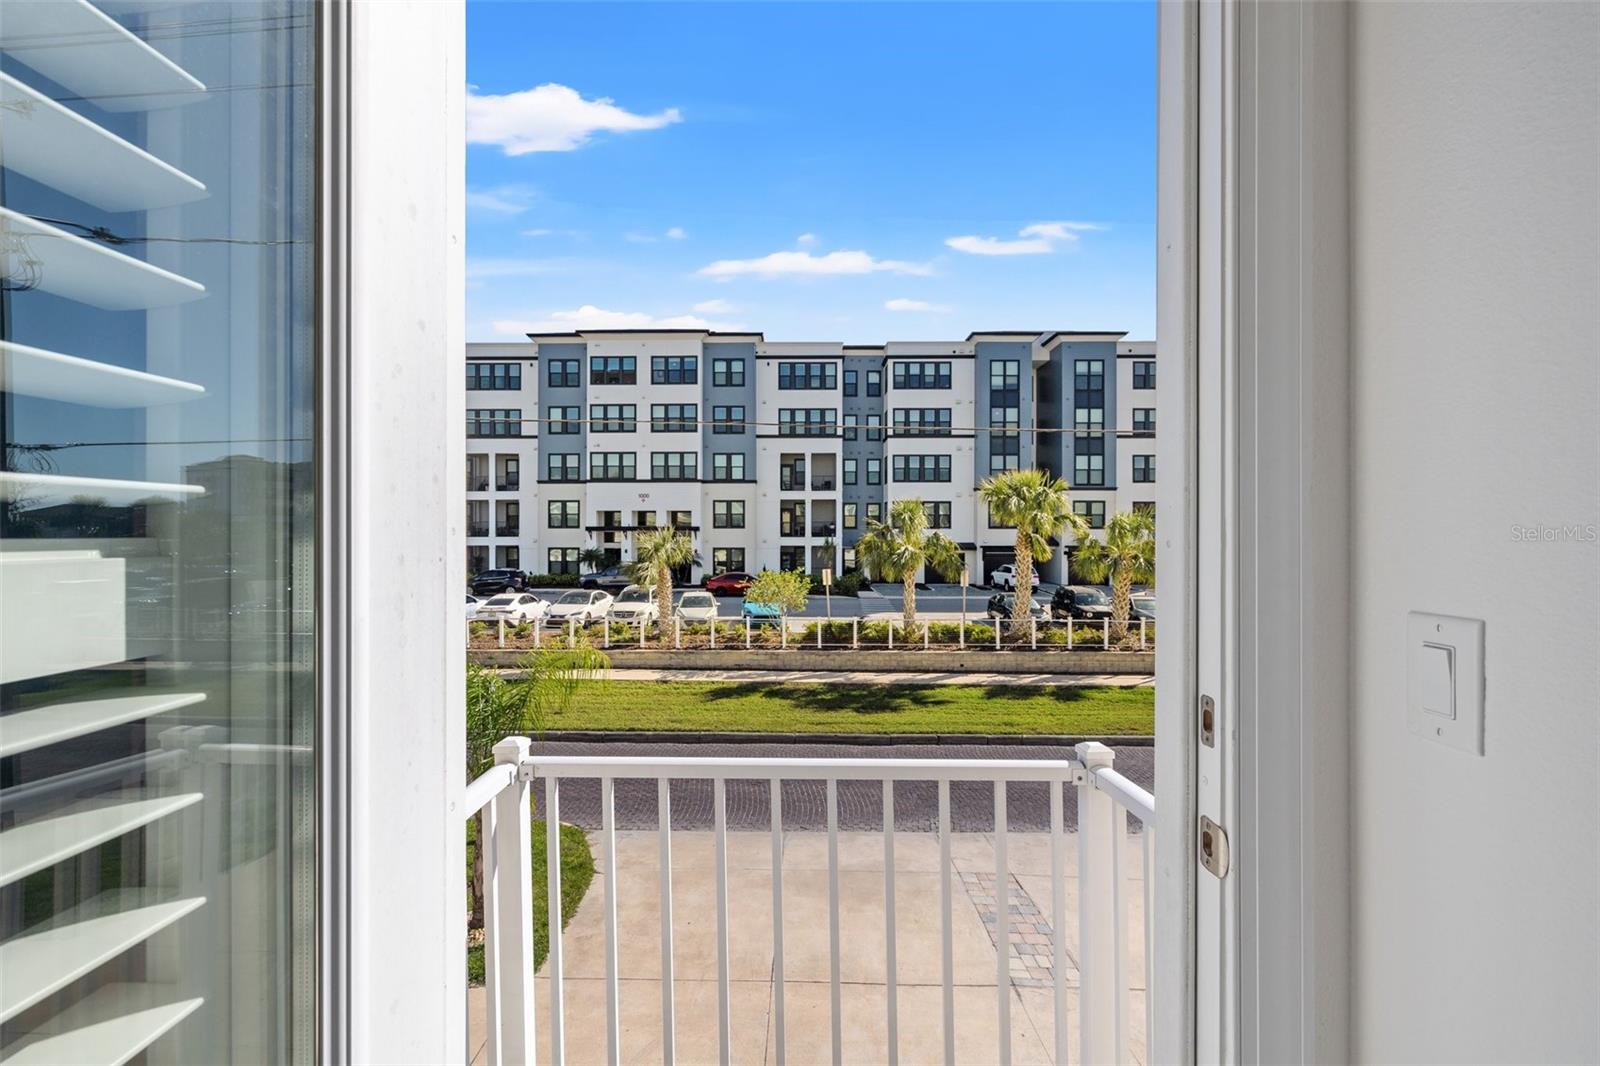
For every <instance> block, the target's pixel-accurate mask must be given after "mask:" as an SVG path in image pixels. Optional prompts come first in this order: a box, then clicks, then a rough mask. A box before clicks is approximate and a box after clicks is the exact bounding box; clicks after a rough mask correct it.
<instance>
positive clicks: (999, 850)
mask: <svg viewBox="0 0 1600 1066" xmlns="http://www.w3.org/2000/svg"><path fill="white" fill-rule="evenodd" d="M1009 832H1010V830H1008V829H1007V827H1006V783H1005V782H1004V781H996V782H995V783H994V881H995V884H994V902H995V910H996V913H995V930H994V945H995V948H994V950H995V960H996V961H995V983H996V985H997V986H998V987H997V988H996V989H995V996H996V1001H997V1003H998V1006H999V1010H1000V1054H999V1060H998V1061H999V1062H1000V1066H1010V1063H1011V883H1010V882H1011V877H1010V872H1009V870H1010V867H1009V864H1008V863H1007V861H1006V837H1007V836H1008V835H1009Z"/></svg>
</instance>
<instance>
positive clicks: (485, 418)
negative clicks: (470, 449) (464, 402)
mask: <svg viewBox="0 0 1600 1066" xmlns="http://www.w3.org/2000/svg"><path fill="white" fill-rule="evenodd" d="M467 436H469V437H520V436H522V409H521V408H520V407H512V408H476V409H470V410H468V411H467Z"/></svg>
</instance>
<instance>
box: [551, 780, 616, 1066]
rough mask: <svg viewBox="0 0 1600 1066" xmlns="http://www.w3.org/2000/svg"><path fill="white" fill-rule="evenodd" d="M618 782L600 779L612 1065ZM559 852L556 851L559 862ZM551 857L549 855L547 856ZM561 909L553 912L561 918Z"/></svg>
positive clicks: (611, 1059) (613, 1061) (611, 1057)
mask: <svg viewBox="0 0 1600 1066" xmlns="http://www.w3.org/2000/svg"><path fill="white" fill-rule="evenodd" d="M616 806H617V804H616V782H615V781H614V780H612V779H611V778H610V777H602V778H601V779H600V827H601V828H600V831H601V833H602V835H603V837H604V840H603V842H602V847H603V849H604V850H603V852H602V854H603V855H604V859H603V860H602V861H604V863H605V867H606V892H605V897H606V1060H607V1061H608V1062H610V1063H611V1066H617V1064H618V1063H620V1062H621V1061H622V1006H621V1003H620V1002H619V999H618V989H617V874H618V870H617V814H616ZM560 854H561V853H560V852H557V853H556V856H555V857H556V861H557V863H559V862H560V861H561V860H560ZM546 861H547V862H548V861H549V857H548V856H547V857H546ZM560 913H561V912H560V911H555V912H553V916H556V917H557V920H559V915H560Z"/></svg>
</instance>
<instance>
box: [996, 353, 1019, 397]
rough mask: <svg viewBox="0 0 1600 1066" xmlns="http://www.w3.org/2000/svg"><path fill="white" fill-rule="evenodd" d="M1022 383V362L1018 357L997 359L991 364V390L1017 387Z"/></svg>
mask: <svg viewBox="0 0 1600 1066" xmlns="http://www.w3.org/2000/svg"><path fill="white" fill-rule="evenodd" d="M1021 385H1022V362H1021V360H1018V359H996V360H995V361H994V362H992V363H990V364H989V388H990V390H991V391H996V390H1000V389H1015V388H1020V387H1021Z"/></svg>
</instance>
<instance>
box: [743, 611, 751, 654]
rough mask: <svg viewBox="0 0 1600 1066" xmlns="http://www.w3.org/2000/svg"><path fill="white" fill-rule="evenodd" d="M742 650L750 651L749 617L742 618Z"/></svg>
mask: <svg viewBox="0 0 1600 1066" xmlns="http://www.w3.org/2000/svg"><path fill="white" fill-rule="evenodd" d="M744 650H745V651H749V650H750V616H749V615H745V616H744Z"/></svg>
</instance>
